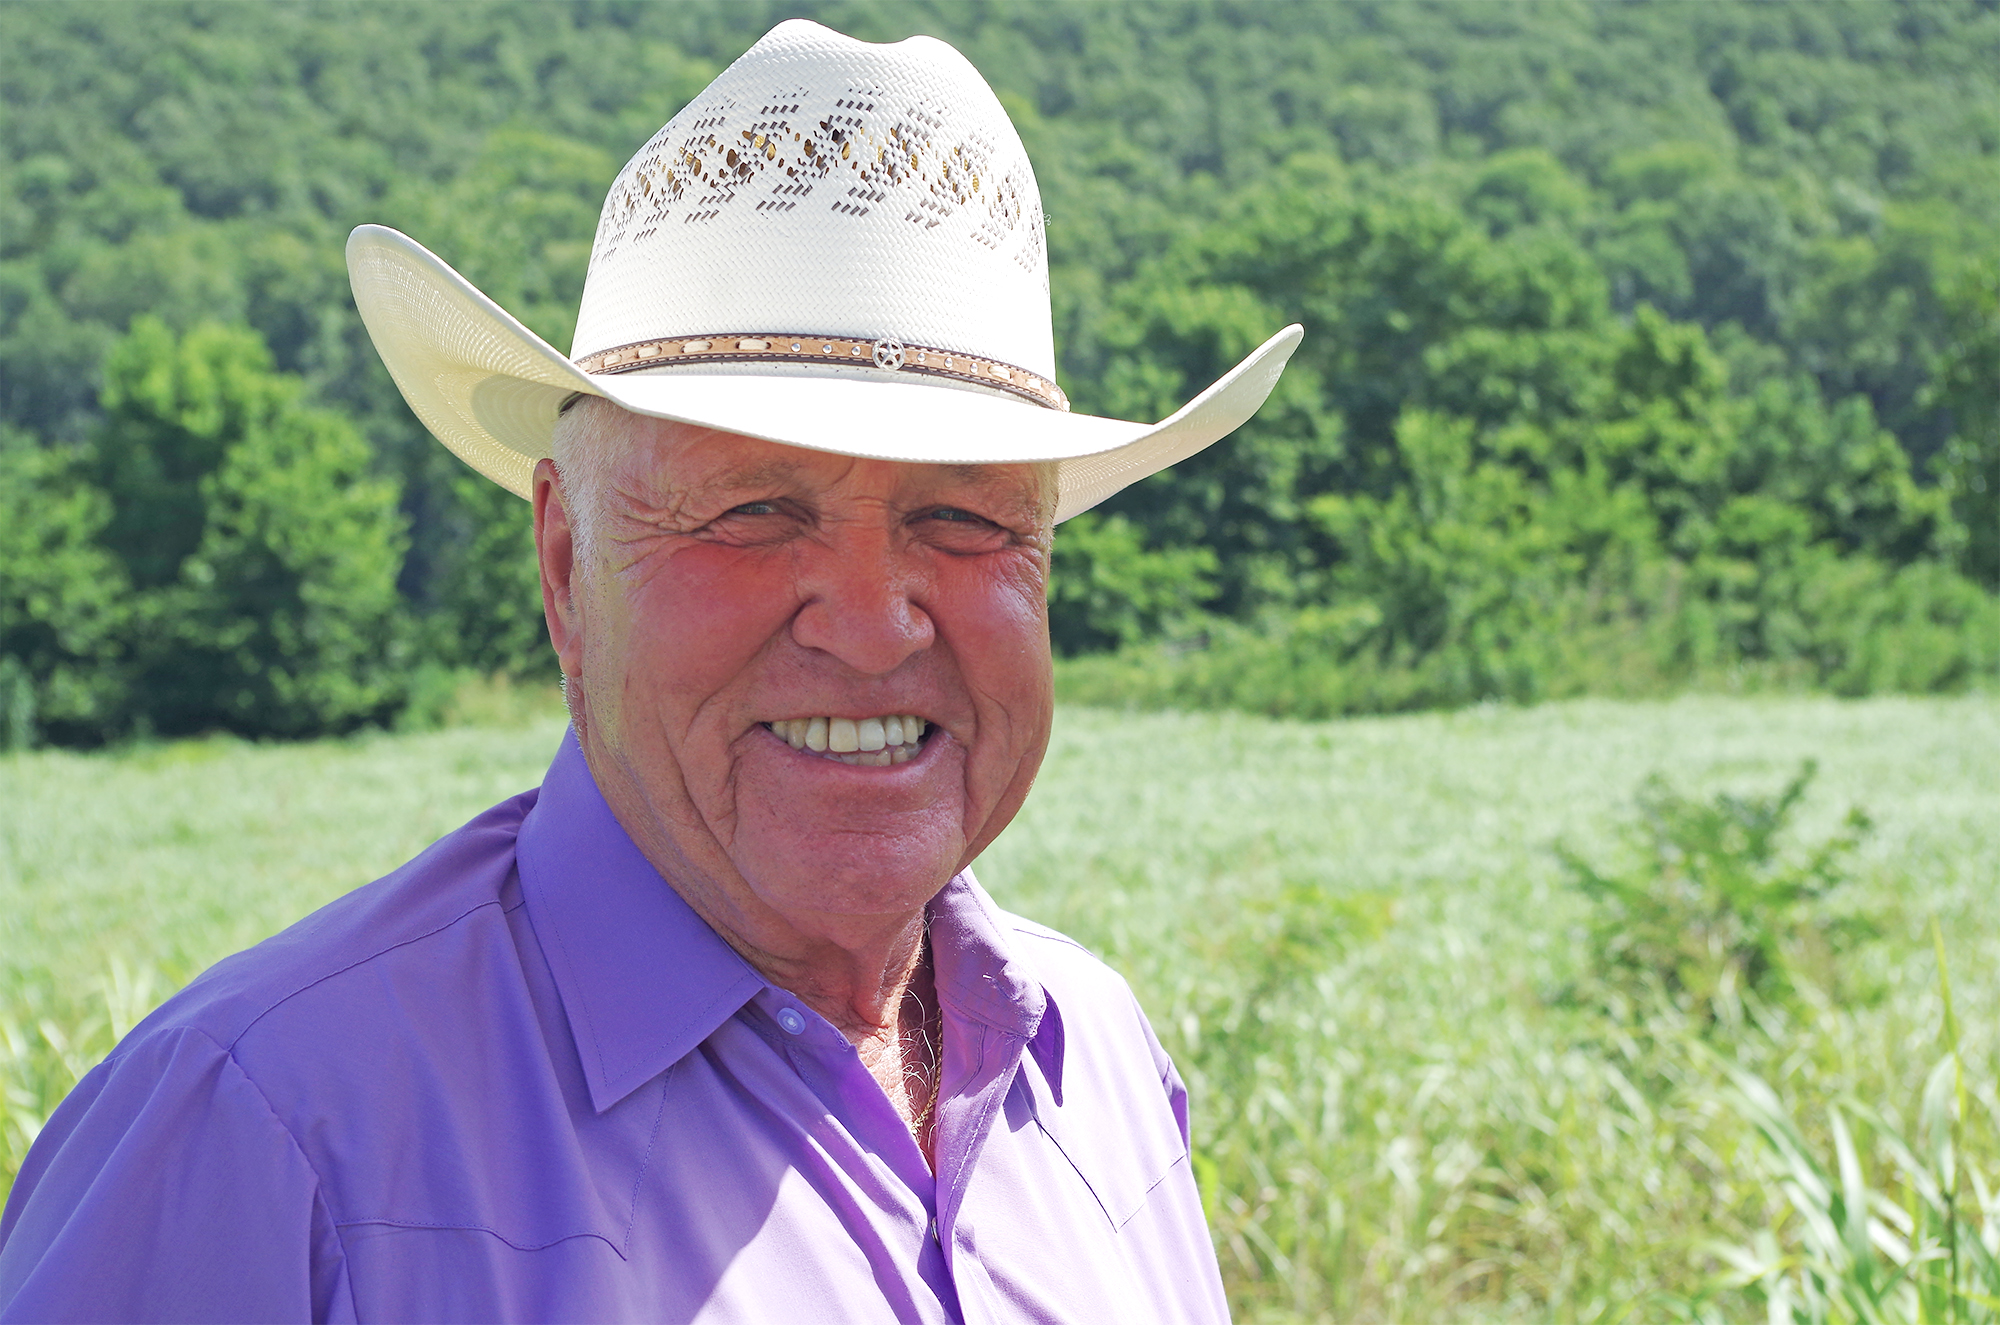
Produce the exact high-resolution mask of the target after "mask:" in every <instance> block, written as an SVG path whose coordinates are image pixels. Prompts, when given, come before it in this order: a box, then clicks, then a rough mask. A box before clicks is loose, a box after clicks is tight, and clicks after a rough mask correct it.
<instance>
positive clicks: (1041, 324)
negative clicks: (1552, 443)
mask: <svg viewBox="0 0 2000 1325" xmlns="http://www.w3.org/2000/svg"><path fill="white" fill-rule="evenodd" d="M1040 227H1041V219H1040V208H1039V203H1038V201H1037V199H1036V195H1035V189H1034V179H1033V175H1032V173H1030V172H1029V170H1028V167H1027V162H1026V158H1025V156H1024V155H1023V154H1022V152H1021V150H1020V145H1019V141H1018V139H1017V138H1016V137H1015V135H1014V133H1013V130H1012V127H1011V125H1009V124H1008V123H1007V120H1006V117H1005V115H1004V113H1002V112H1001V110H1000V108H999V105H998V103H997V102H996V101H995V100H994V98H993V96H992V94H991V92H990V91H989V90H988V89H987V88H986V86H985V84H984V83H983V82H982V81H981V80H980V79H979V77H978V75H977V74H976V73H975V72H973V71H972V69H971V67H970V66H969V65H967V64H966V63H965V62H964V61H963V60H962V59H961V58H960V57H958V55H957V54H956V53H955V52H953V51H952V50H950V48H949V47H946V46H944V45H942V44H941V43H937V42H934V41H929V40H926V39H912V40H911V41H908V42H904V43H901V44H898V45H895V46H866V45H863V44H861V43H858V42H852V41H849V40H847V39H846V38H843V37H840V36H838V35H836V34H833V33H830V32H827V31H826V30H825V29H822V28H818V27H816V26H814V25H812V24H809V23H801V22H794V23H787V24H785V25H783V26H781V27H779V28H778V29H776V30H774V31H773V32H772V33H771V34H770V35H768V36H767V37H766V38H765V39H764V40H763V41H761V42H759V43H758V45H757V46H756V47H754V48H753V49H752V50H751V51H750V52H748V53H747V54H746V55H744V56H743V58H742V59H741V60H739V61H738V62H737V63H736V64H735V65H733V66H731V68H730V69H729V70H728V71H726V72H725V73H724V74H723V75H722V76H721V77H720V78H718V79H717V81H716V83H715V84H714V85H712V86H711V87H710V88H709V89H708V90H707V91H705V92H704V93H703V94H702V95H701V96H700V97H698V98H697V99H696V100H695V101H694V102H693V103H691V104H690V105H689V106H688V107H687V108H686V109H685V110H683V111H682V113H681V114H680V115H679V116H677V117H675V119H674V120H673V122H672V123H670V124H669V125H668V126H667V127H666V128H665V129H663V130H662V131H661V133H660V134H659V135H658V136H657V137H655V138H654V140H653V141H652V142H650V143H649V144H647V146H646V147H645V148H643V149H642V150H641V152H640V153H639V155H638V156H637V157H635V158H634V159H633V161H632V163H631V164H630V165H628V166H627V167H626V169H625V171H624V172H623V173H622V174H621V175H620V176H619V179H618V181H617V183H616V184H614V186H613V188H612V192H611V196H610V198H609V199H608V200H607V202H606V204H605V212H604V217H603V220H602V222H601V224H600V226H599V231H598V238H597V245H596V248H595V249H594V251H593V255H592V264H591V270H590V275H589V279H588V283H587V286H586V292H585V296H584V303H583V308H582V311H581V313H580V315H579V319H578V331H577V337H576V348H577V350H578V351H579V353H578V355H577V357H576V358H575V359H574V360H570V359H566V358H564V357H563V356H562V355H560V354H559V353H557V352H556V351H555V350H553V349H551V348H550V347H548V346H547V345H545V344H543V343H542V342H541V341H539V340H537V339H536V338H535V337H534V336H533V335H532V334H531V333H529V332H528V331H526V329H525V328H522V327H521V326H520V325H519V324H518V323H517V322H515V321H514V320H513V319H511V318H509V317H508V316H507V315H506V314H505V313H504V312H502V311H501V310H500V309H498V308H497V307H495V306H494V305H492V304H491V303H490V301H487V300H486V299H485V298H484V296H482V295H480V294H479V293H478V291H476V290H474V289H473V288H472V287H471V286H470V285H469V284H467V283H466V282H465V281H464V280H463V279H462V278H460V277H459V276H458V275H457V274H456V273H455V272H453V271H451V269H450V268H448V267H446V266H445V265H444V264H443V263H442V262H440V261H439V260H438V259H436V258H435V257H433V256H432V255H430V254H429V253H427V252H426V251H424V250H423V249H421V248H420V247H418V246H417V245H416V244H415V243H413V242H412V241H410V240H408V239H406V238H404V237H403V236H401V235H398V234H395V233H394V232H393V231H386V230H381V229H379V228H375V227H364V228H363V229H362V230H360V231H357V232H356V235H355V237H354V239H353V240H352V241H351V243H350V246H349V257H350V263H351V265H352V269H353V272H354V283H355V293H356V300H357V304H358V306H359V307H360V309H361V311H362V315H363V317H364V318H365V319H366V320H367V323H368V326H369V330H370V332H371V334H372V335H373V336H374V337H375V340H376V344H377V346H378V348H380V349H381V351H382V354H383V357H384V359H385V361H386V362H387V363H388V365H389V367H390V370H391V372H392V374H393V375H394V376H395V377H396V379H397V382H398V384H399V385H400V386H401V387H402V389H403V391H404V393H405V395H406V397H407V398H408V399H409V401H410V403H411V404H412V406H413V407H414V408H415V409H416V411H417V412H418V414H419V416H420V417H422V418H423V420H424V421H425V423H426V424H427V425H428V426H429V427H430V428H431V429H432V430H433V431H434V432H435V433H436V434H437V435H438V436H439V438H440V439H441V440H443V441H444V442H445V443H446V444H447V445H448V446H450V447H452V449H453V450H454V451H456V452H457V453H458V454H459V455H461V456H462V457H464V458H465V459H466V460H468V461H469V462H470V463H472V464H473V465H475V466H476V467H478V468H479V469H480V470H481V471H482V472H484V473H486V474H488V475H489V476H491V477H494V478H495V479H497V480H499V481H501V482H503V483H506V484H508V485H509V486H510V487H513V488H514V489H515V490H516V491H519V492H521V493H522V494H523V495H524V496H528V497H531V498H532V500H533V503H534V520H535V537H536V544H537V547H538V549H539V555H540V564H541V576H542V595H543V603H544V607H545V610H546V615H547V619H548V627H549V634H550V638H551V641H552V643H553V644H554V647H555V651H556V655H557V657H558V658H559V659H560V661H561V665H562V670H563V674H564V677H565V678H566V683H567V693H568V696H569V703H570V713H571V718H572V724H571V730H570V733H569V735H568V736H567V737H566V739H565V740H564V742H563V745H562V748H561V750H560V751H559V753H558V754H557V755H556V758H555V762H554V764H553V765H552V766H551V767H550V769H549V773H548V776H547V778H546V779H545V781H544V782H543V784H542V786H541V787H540V788H539V789H538V790H536V791H532V792H528V793H525V794H523V795H521V796H518V797H516V798H514V799H513V800H510V801H507V802H505V803H503V804H501V805H499V806H496V807H495V808H494V809H492V810H490V811H488V812H487V813H485V814H483V815H481V816H480V817H479V818H477V819H474V820H473V821H472V822H471V823H469V824H467V825H466V826H465V827H464V828H462V829H460V830H458V831H457V832H455V833H453V834H451V835H450V836H448V837H446V838H444V839H443V840H442V841H440V842H438V843H437V844H436V845H435V846H433V847H432V848H431V849H430V850H429V851H427V852H425V853H424V854H423V855H422V856H420V857H418V858H417V859H416V860H414V861H412V862H411V863H410V864H408V865H407V866H405V867H404V868H403V869H401V870H399V871H398V872H397V873H395V874H392V875H390V876H389V877H388V878H386V879H382V880H380V881H378V882H376V883H374V884H372V885H370V886H368V887H366V888H362V889H359V890H357V891H356V892H354V893H352V894H350V895H349V896H347V897H345V898H343V899H341V900H340V901H338V902H335V903H334V904H333V905H331V906H329V907H327V908H325V909H324V910H322V911H320V912H318V913H317V914H315V915H313V916H310V917H308V918H306V919H305V920H303V921H301V922H300V923H299V924H297V925H295V926H294V927H292V928H291V929H289V930H287V931H285V932H284V933H282V934H280V935H278V936H277V937H275V938H273V939H271V940H269V941H268V942H266V943H263V944H261V945H259V946H258V947H256V948H253V949H251V950H250V951H248V952H246V953H242V954H239V955H238V956H236V957H234V958H231V959H229V960H228V961H225V962H223V963H221V964H220V965H218V966H217V967H215V968H214V969H213V970H211V971H209V972H208V973H206V974H205V975H203V976H202V977H201V978H200V979H198V980H196V981H195V982H194V983H193V984H192V985H190V986H189V987H188V989H186V990H185V991H183V992H182V993H181V994H180V995H178V996H177V997H175V998H174V999H172V1000H170V1001H169V1002H168V1003H167V1004H166V1005H165V1006H164V1007H162V1008H161V1009H160V1010H159V1011H158V1012H156V1013H155V1014H154V1015H153V1016H152V1017H151V1018H149V1019H148V1020H147V1021H146V1022H145V1023H144V1024H143V1025H142V1026H140V1027H139V1028H138V1029H136V1030H135V1031H134V1032H133V1033H132V1034H131V1035H130V1036H129V1037H127V1039H126V1040H125V1042H124V1043H122V1044H121V1045H120V1046H119V1047H118V1049H117V1050H116V1051H115V1052H114V1053H113V1054H112V1056H111V1057H110V1058H109V1059H108V1060H107V1061H106V1062H105V1063H104V1064H103V1065H101V1066H100V1067H99V1068H97V1069H96V1070H95V1071H94V1072H92V1073H91V1074H90V1075H89V1076H88V1077H87V1078H86V1079H85V1080H84V1081H83V1082H82V1083H81V1084H80V1085H79V1086H78V1088H77V1090H76V1092H75V1093H74V1094H73V1095H72V1096H71V1097H70V1099H69V1100H67V1101H66V1102H65V1103H64V1104H63V1106H62V1107H61V1109H59V1110H58V1111H57V1113H56V1115H55V1116H54V1117H53V1118H52V1119H51V1120H50V1121H49V1124H48V1127H47V1128H46V1129H45V1131H44V1132H43V1134H42V1136H41V1138H40V1140H39V1142H38V1143H37V1145H36V1147H35V1148H34V1150H33V1152H32V1153H31V1155H30V1156H29V1159H28V1161H27V1164H26V1166H25V1167H24V1169H23V1170H22V1173H21V1176H20V1180H19V1183H18V1185H17V1186H16V1188H15V1190H14V1194H13V1198H12V1200H11V1201H10V1203H9V1205H8V1208H7V1212H6V1216H5V1222H4V1225H0V1317H4V1318H5V1319H7V1320H204V1321H219V1320H263V1321H275V1320H292V1319H306V1318H311V1319H314V1320H376V1319H379V1320H425V1321H447V1320H449V1321H497V1320H517V1319H519V1320H530V1319H532V1320H648V1321H653V1320H676V1321H679V1320H702V1321H781V1320H797V1319H831V1320H869V1321H874V1320H881V1321H926V1322H929V1321H960V1320H964V1321H974V1320H977V1321H1078V1322H1093V1323H1097V1322H1109V1321H1134V1322H1141V1321H1143V1322H1159V1321H1180V1320H1185V1321H1214V1320H1221V1319H1224V1318H1226V1315H1227V1309H1226V1306H1225V1304H1224V1301H1223V1297H1222V1290H1221V1283H1220V1279H1219V1277H1218V1275H1217V1271H1216V1264H1215V1258H1214V1254H1213V1251H1212V1249H1211V1247H1210V1245H1209V1242H1208V1237H1207V1233H1206V1230H1205V1227H1204V1224H1203V1220H1202V1215H1201V1208H1200V1203H1199V1200H1198V1197H1197V1195H1196V1190H1195V1185H1194V1181H1193V1178H1192V1176H1191V1174H1190V1172H1189V1164H1188V1129H1187V1110H1186V1094H1185V1092H1184V1090H1183V1089H1182V1087H1181V1084H1180V1081H1179V1079H1178V1077H1177V1076H1176V1075H1175V1073H1174V1069H1173V1066H1172V1064H1171V1063H1170V1062H1169V1061H1168V1060H1167V1057H1166V1055H1165V1054H1164V1053H1163V1052H1162V1051H1161V1049H1160V1047H1159V1044H1158V1043H1157V1041H1156V1040H1155V1039H1154V1037H1153V1035H1152V1032H1151V1031H1150V1029H1149V1028H1148V1026H1147V1024H1146V1020H1145V1017H1144V1015H1143V1014H1142V1013H1141V1012H1140V1010H1139V1007H1138V1005H1137V1004H1136V1002H1135V1001H1134V1000H1133V998H1132V995H1131V993H1130V992H1129V991H1128V990H1127V988H1126V987H1125V985H1124V983H1123V982H1122V981H1121V980H1120V979H1119V978H1118V977H1117V976H1116V975H1114V974H1112V973H1111V972H1110V971H1108V970H1107V969H1106V968H1104V967H1103V966H1102V965H1100V964H1099V963H1098V962H1097V961H1096V960H1094V959H1093V958H1092V957H1090V956H1089V955H1088V954H1087V953H1085V952H1084V951H1082V950H1081V949H1080V948H1079V947H1077V945H1076V944H1074V943H1072V942H1071V941H1069V940H1068V939H1065V938H1064V937H1062V936H1061V935H1059V934H1056V933H1053V932H1052V931H1050V930H1047V929H1044V928H1042V927H1040V926H1037V925H1034V924H1031V923H1029V922H1027V921H1024V920H1021V919H1018V918H1016V917H1013V916H1010V915H1008V914H1006V913H1005V912H1002V911H1001V910H999V909H998V908H997V907H995V906H994V904H993V903H992V901H991V900H990V899H989V898H988V897H987V896H986V894H985V893H984V892H983V891H982V890H981V889H980V887H979V885H978V884H977V883H976V882H975V881H974V879H973V877H972V875H971V873H970V870H969V868H968V867H969V865H970V863H971V862H972V861H973V859H974V858H975V857H977V856H978V854H979V853H980V851H981V850H982V849H983V848H984V847H985V846H986V845H987V843H989V842H991V841H992V840H993V838H994V837H995V835H996V834H998V833H999V832H1000V831H1001V830H1002V829H1003V828H1004V827H1005V826H1006V825H1007V823H1008V821H1009V820H1010V819H1011V818H1012V817H1013V815H1014V813H1015V811H1016V810H1018V809H1019V807H1020V805H1021V803H1022V800H1023V798H1024V797H1025V796H1026V795H1027V793H1028V787H1029V784H1030V782H1031V781H1032V780H1033V778H1034V774H1035V770H1036V767H1037V765H1038V763H1039V761H1040V759H1041V756H1042V752H1043V749H1044V747H1045V745H1046V742H1047V738H1048V732H1049V724H1050V716H1051V700H1050V663H1049V648H1048V636H1047V622H1046V615H1045V605H1044V604H1045V600H1044V587H1045V583H1046V579H1047V573H1048V564H1049V546H1050V539H1051V533H1052V529H1053V526H1054V524H1055V523H1056V522H1057V521H1058V520H1059V519H1061V518H1062V517H1064V516H1067V515H1070V514H1074V513H1075V512H1076V511H1078V510H1082V509H1084V508H1085V507H1087V506H1089V505H1090V504H1092V503H1093V502H1095V501H1097V500H1101V499H1102V498H1103V497H1104V496H1106V495H1109V494H1110V493H1111V492H1114V491H1116V490H1117V489H1118V488H1119V487H1122V486H1123V485H1124V484H1126V483H1129V482H1131V481H1133V480H1134V479H1136V478H1138V477H1141V476H1143V475H1144V474H1146V473H1149V472H1151V471H1152V470H1154V469H1156V468H1158V467H1159V466H1161V465H1163V464H1166V463H1169V462H1171V461H1172V460H1174V459H1176V458H1178V457H1179V456H1182V455H1186V454H1188V453H1190V452H1192V451H1194V450H1196V449H1199V448H1200V447H1202V446H1205V445H1207V444H1209V443H1210V442H1213V441H1214V440H1216V439H1217V438H1219V437H1220V436H1222V435H1223V434H1224V433H1226V432H1228V431H1229V430H1230V429H1231V428H1233V427H1234V426H1235V425H1236V424H1237V423H1239V422H1241V421H1242V419H1244V418H1246V417H1247V416H1248V415H1249V414H1250V413H1251V412H1252V411H1254V410H1255V409H1256V407H1257V405H1258V404H1259V403H1261V401H1262V400H1263V398H1264V396H1265V395H1266V394H1267V393H1268V391H1269V390H1270V386H1271V383H1272V382H1273V381H1274V380H1275V378H1276V375H1277V372H1278V371H1279V369H1280V368H1281V367H1282V365H1283V362H1284V359H1285V358H1286V357H1287V356H1288V354H1289V353H1290V350H1291V348H1292V346H1293V345H1294V344H1295V343H1296V339H1297V331H1296V329H1295V328H1294V329H1288V330H1287V331H1286V332H1284V333H1280V335H1279V336H1278V337H1276V338H1274V339H1273V341H1272V342H1271V343H1269V344H1268V345H1266V346H1265V347H1264V348H1263V349H1262V350H1260V351H1259V352H1258V353H1257V354H1256V355H1253V356H1252V357H1251V359H1249V360H1246V361H1245V363H1244V364H1243V365H1242V366H1240V367H1239V368H1238V369H1237V370H1236V371H1234V372H1233V373H1232V374H1230V375H1229V376H1228V377H1226V378H1225V379H1224V380H1223V381H1222V382H1220V383H1218V384H1217V386H1216V387H1214V388H1211V389H1210V391H1209V392H1207V393H1205V394H1204V395H1203V396H1202V397H1201V398H1200V399H1199V400H1197V401H1196V402H1195V403H1194V404H1193V405H1191V406H1190V407H1189V408H1187V409H1185V410H1183V411H1181V412H1180V413H1179V414H1177V415H1175V416H1174V417H1173V418H1172V419H1169V420H1168V421H1166V422H1165V423H1163V424H1159V425H1141V424H1130V423H1122V422H1119V421H1116V420H1106V419H1091V418H1087V417H1084V416H1081V415H1076V414H1072V413H1069V412H1068V411H1067V402H1066V401H1065V400H1064V399H1063V397H1062V393H1061V392H1060V390H1059V389H1058V388H1057V387H1056V386H1055V383H1054V377H1053V374H1054V362H1053V351H1052V348H1051V346H1050V342H1049V320H1048V303H1047V290H1046V270H1045V266H1044V263H1043V250H1042V246H1041V234H1040Z"/></svg>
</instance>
